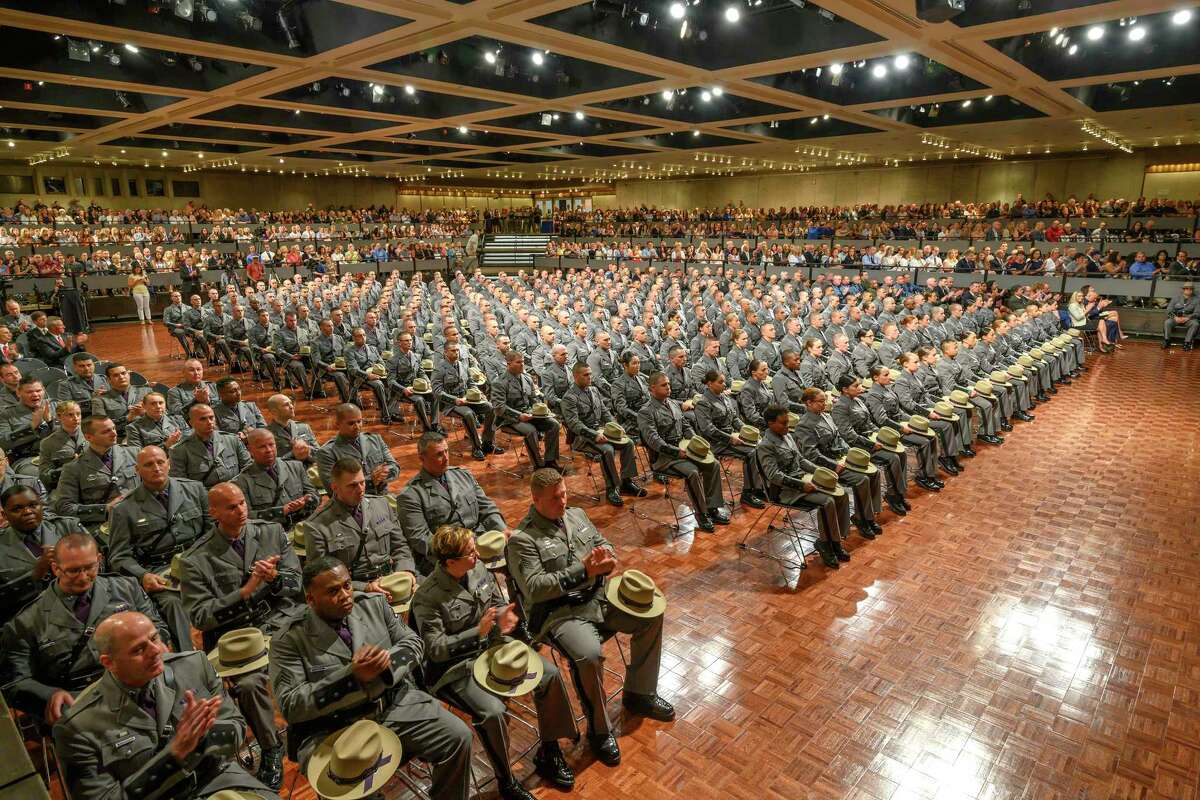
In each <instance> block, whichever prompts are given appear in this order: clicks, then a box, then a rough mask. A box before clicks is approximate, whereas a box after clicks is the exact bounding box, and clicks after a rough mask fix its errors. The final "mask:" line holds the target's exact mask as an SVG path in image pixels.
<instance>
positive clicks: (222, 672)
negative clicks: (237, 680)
mask: <svg viewBox="0 0 1200 800" xmlns="http://www.w3.org/2000/svg"><path fill="white" fill-rule="evenodd" d="M220 654H221V649H220V647H214V648H213V649H212V652H210V653H208V654H207V656H208V663H209V664H212V668H213V669H214V670H216V672H217V677H218V678H232V677H233V676H235V675H245V674H246V673H247V672H254V670H256V669H262V668H263V667H265V666H266V665H267V664H268V662H270V660H271V640H270V639H263V654H262V655H261V656H259V657H258V658H256V659H254V660H253V661H251V662H249V663H247V664H238V665H237V666H231V667H223V666H221V655H220Z"/></svg>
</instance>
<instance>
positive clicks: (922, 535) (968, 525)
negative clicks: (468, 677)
mask: <svg viewBox="0 0 1200 800" xmlns="http://www.w3.org/2000/svg"><path fill="white" fill-rule="evenodd" d="M93 341H94V347H93V350H94V352H97V353H99V354H101V355H102V356H103V357H106V358H114V359H122V360H123V361H124V363H126V364H127V365H128V366H129V367H131V368H132V369H136V370H138V371H140V372H143V373H144V374H146V375H147V376H148V377H149V378H150V379H151V380H162V381H164V382H166V383H168V384H171V385H174V384H175V383H177V382H178V381H179V380H180V377H179V373H180V371H181V366H180V362H179V361H178V360H174V361H173V360H170V359H169V355H170V353H171V342H170V340H169V338H168V337H167V336H166V335H165V333H164V331H163V330H162V328H161V326H159V325H155V326H154V327H153V329H149V328H141V327H138V326H134V325H114V326H109V327H103V328H101V329H100V330H99V331H97V333H96V335H95V336H94V340H93ZM1198 388H1200V355H1198V354H1185V353H1182V352H1180V351H1179V350H1172V351H1170V352H1169V353H1164V352H1163V351H1161V350H1160V349H1159V348H1158V347H1157V346H1156V345H1150V344H1130V345H1128V346H1127V347H1126V349H1125V350H1124V351H1122V352H1121V353H1119V354H1117V355H1115V356H1100V357H1093V359H1092V369H1091V371H1090V372H1088V373H1086V374H1085V375H1084V376H1083V378H1082V379H1080V380H1078V381H1076V382H1075V384H1074V385H1072V386H1067V387H1063V388H1062V389H1061V390H1060V392H1059V394H1058V396H1057V397H1055V398H1054V399H1053V401H1052V402H1050V403H1048V404H1043V405H1042V406H1041V407H1039V408H1038V409H1037V411H1036V412H1035V413H1036V414H1037V421H1036V422H1035V423H1033V424H1031V425H1025V424H1021V423H1018V425H1017V429H1016V431H1014V432H1013V433H1011V434H1008V441H1007V443H1006V444H1004V445H1003V446H1002V447H1000V448H998V449H997V448H994V447H989V446H987V445H980V446H979V447H978V449H979V451H980V455H979V457H978V458H976V459H974V460H972V461H969V462H967V463H968V469H967V470H966V472H965V473H964V474H963V475H962V476H960V477H957V478H948V479H947V482H948V484H949V486H948V488H947V489H946V490H944V491H943V492H941V493H940V494H937V495H930V494H926V493H925V492H923V491H922V490H920V489H915V488H914V490H913V491H912V492H911V495H910V499H911V502H912V503H913V505H914V507H915V508H914V510H913V512H911V513H910V514H909V516H908V517H907V518H905V519H903V520H897V519H895V518H894V517H892V516H891V515H890V514H885V515H884V516H883V517H882V520H883V521H884V523H885V528H886V533H885V535H884V536H883V537H882V538H880V539H878V540H876V541H874V542H865V541H863V540H861V539H859V538H858V537H857V536H855V537H852V538H851V540H850V542H849V543H848V546H849V547H850V549H851V551H852V553H853V561H852V562H851V563H850V564H848V565H844V566H843V567H842V569H841V570H839V571H836V572H835V571H829V570H826V569H824V568H823V567H821V566H820V564H819V563H818V562H816V561H815V559H812V560H810V566H809V568H808V569H807V570H806V571H805V572H804V573H803V574H802V575H800V576H799V582H798V585H797V586H796V589H795V591H792V590H791V589H790V588H788V587H787V586H785V585H784V583H783V580H782V578H781V576H780V574H779V571H778V570H777V569H776V567H775V565H774V564H772V563H770V562H767V561H764V560H762V559H759V558H757V557H754V556H751V555H748V554H742V553H740V552H739V551H738V550H737V549H736V547H735V543H736V541H737V540H738V539H739V538H741V535H742V533H743V532H744V530H745V527H746V526H747V525H750V524H752V523H753V521H754V518H755V515H754V514H747V513H745V512H738V513H737V514H735V517H734V524H733V525H732V526H730V527H727V528H718V530H717V534H716V535H706V534H703V533H701V534H700V535H698V536H697V535H693V534H692V533H690V532H687V533H685V535H682V536H679V537H675V538H673V539H671V538H668V536H667V535H666V531H665V529H663V528H647V529H646V530H645V532H643V530H642V529H641V528H639V526H638V525H637V524H635V520H634V518H633V517H632V516H631V515H630V514H629V512H628V511H622V510H619V509H613V508H610V507H607V506H598V505H594V504H591V503H590V501H584V502H583V504H584V505H586V506H591V507H590V508H589V509H588V510H589V513H590V514H591V516H592V519H594V520H595V521H596V522H597V524H598V525H599V526H600V527H601V529H602V530H603V531H604V532H605V533H606V535H607V536H608V538H609V539H610V540H612V541H613V542H614V544H615V545H616V547H617V550H618V553H619V555H620V559H621V561H622V565H623V566H625V567H629V566H635V567H638V568H640V569H642V570H644V571H646V572H648V573H649V574H651V575H652V576H654V578H655V579H656V580H657V581H658V582H659V583H660V585H662V586H663V587H664V588H665V590H666V594H667V597H668V598H669V603H670V605H669V607H668V610H667V623H666V637H665V645H664V659H663V674H662V679H661V693H662V694H663V695H664V696H665V697H667V698H668V699H669V700H671V701H672V702H673V703H674V704H675V707H676V709H677V711H678V715H679V718H678V720H677V721H676V722H675V723H674V724H672V725H662V724H658V723H654V722H648V721H644V720H640V719H624V720H623V721H622V728H623V732H622V735H621V737H620V744H621V748H622V751H623V755H624V760H623V763H622V764H621V766H620V767H618V768H616V769H609V768H607V767H604V766H602V765H600V764H598V763H596V762H594V761H593V760H592V759H591V757H590V755H589V754H588V752H587V750H586V747H585V746H580V747H578V748H576V749H574V750H571V751H568V755H569V758H570V759H571V761H572V763H573V764H574V765H575V767H576V769H577V771H578V773H579V776H578V784H577V787H576V789H575V792H574V794H575V795H576V796H578V797H580V798H614V797H630V798H633V797H637V798H649V797H653V798H667V797H684V798H687V800H707V799H708V798H746V799H747V800H751V799H752V798H753V800H764V799H766V798H779V799H780V800H795V799H796V798H810V797H811V798H857V799H860V800H870V799H872V798H873V799H875V800H889V799H895V800H899V798H938V800H945V799H948V798H989V799H990V798H1018V797H1029V798H1051V797H1055V798H1070V799H1071V800H1096V799H1097V798H1110V797H1111V798H1172V799H1173V800H1186V798H1192V797H1194V796H1195V795H1196V792H1197V782H1198V778H1200V592H1198V591H1197V585H1198V583H1200V524H1198V520H1197V516H1198V513H1200V454H1198V452H1197V443H1198V442H1200V436H1198V434H1197V431H1198V430H1200V403H1198V402H1197V389H1198ZM247 394H248V395H251V396H252V399H257V400H262V399H264V396H258V395H255V394H254V393H253V392H249V391H248V392H247ZM310 405H311V404H309V403H304V402H301V403H299V406H300V415H301V417H302V418H303V419H304V420H305V421H307V422H309V423H311V424H312V425H313V427H314V429H315V430H317V431H318V435H321V436H327V435H329V432H330V431H331V430H332V427H333V423H332V420H331V418H330V417H329V416H328V415H325V414H320V413H318V412H316V411H314V410H312V409H311V408H310ZM375 418H376V416H375V412H374V411H368V419H375ZM374 429H375V430H378V428H374ZM391 441H393V442H395V443H396V445H397V446H396V447H395V448H394V450H395V453H396V456H397V459H398V460H399V462H400V464H401V467H402V469H403V471H404V474H403V477H402V480H401V481H398V482H397V484H395V485H394V487H393V488H396V487H398V486H399V485H401V483H402V482H403V480H407V478H408V477H409V476H410V475H411V474H412V473H413V472H415V470H416V469H417V465H416V457H415V453H414V447H413V445H412V444H410V443H399V440H397V439H395V438H392V439H391ZM498 459H499V461H500V462H503V463H505V464H506V465H510V466H511V464H512V463H513V455H512V453H511V451H510V453H508V454H505V455H503V456H500V457H498ZM467 464H468V465H470V466H471V468H472V469H474V471H475V472H476V474H477V475H478V476H479V478H480V481H481V482H482V484H483V486H484V488H485V489H486V490H487V492H488V493H489V494H490V495H491V496H492V497H493V498H494V499H495V500H496V501H497V502H498V503H499V504H500V505H501V508H502V509H503V511H504V513H505V515H506V517H507V519H508V520H509V522H510V524H511V523H515V522H517V521H518V520H519V518H520V517H521V516H522V515H523V514H524V512H525V510H526V508H527V490H526V488H525V487H526V484H525V483H524V482H523V481H517V480H514V479H512V478H510V477H508V476H506V475H503V474H502V473H499V472H497V471H495V470H492V469H489V468H487V467H485V466H483V465H478V464H475V462H471V461H467ZM569 480H570V484H571V486H572V487H573V488H579V489H580V490H581V491H589V490H590V489H589V485H588V483H587V478H586V477H585V476H582V475H580V476H576V477H572V478H570V479H569ZM660 495H661V489H659V488H657V487H655V488H653V490H652V496H651V497H650V498H648V499H647V500H644V501H639V502H641V503H642V504H644V505H643V507H645V508H646V509H647V510H648V511H651V513H655V514H657V515H659V516H662V515H663V514H664V513H665V514H667V515H668V516H669V511H668V510H667V509H666V506H665V504H664V503H663V501H662V500H659V499H656V498H657V497H658V496H660ZM576 500H578V498H576ZM755 535H757V533H756V534H755ZM617 713H619V711H618V712H617ZM293 769H294V768H293ZM522 774H526V770H523V771H522ZM290 777H291V771H290V770H289V776H288V778H289V780H290ZM286 785H287V784H286V783H285V786H286ZM527 785H530V786H536V785H537V782H536V779H531V780H530V781H528V782H527ZM536 793H537V794H538V795H539V796H540V797H551V796H554V795H555V794H556V792H554V791H553V790H550V789H544V788H538V789H536ZM309 796H311V795H310V794H309V793H308V792H307V791H304V790H301V791H299V792H297V797H309Z"/></svg>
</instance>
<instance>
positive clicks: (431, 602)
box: [412, 525, 579, 800]
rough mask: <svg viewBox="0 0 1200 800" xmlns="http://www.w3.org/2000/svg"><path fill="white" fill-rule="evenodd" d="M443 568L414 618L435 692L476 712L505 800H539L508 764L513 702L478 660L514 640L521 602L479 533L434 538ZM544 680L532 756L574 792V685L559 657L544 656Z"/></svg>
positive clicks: (448, 530) (416, 600) (537, 697)
mask: <svg viewBox="0 0 1200 800" xmlns="http://www.w3.org/2000/svg"><path fill="white" fill-rule="evenodd" d="M432 555H433V557H434V559H435V560H436V563H437V566H436V567H435V568H434V570H433V572H432V574H430V576H429V577H428V578H426V579H425V580H424V581H422V582H421V585H420V586H418V587H417V591H416V594H415V596H414V597H413V604H412V616H413V620H414V621H415V627H416V629H417V631H418V632H419V633H420V635H421V638H422V640H423V641H424V643H425V654H426V657H427V663H426V669H425V681H426V685H428V686H429V687H430V692H431V693H432V694H433V695H434V696H436V697H441V698H443V699H445V700H446V701H447V702H448V703H450V704H451V705H452V706H455V707H456V708H459V709H462V710H463V711H466V712H467V713H468V714H470V715H471V718H472V720H473V726H474V728H475V731H476V733H477V734H478V735H479V741H480V742H481V743H482V744H483V749H484V751H485V752H486V753H487V755H488V761H489V762H490V763H491V765H492V771H493V773H494V774H495V775H496V776H497V785H498V787H499V791H500V797H501V798H503V799H504V800H532V797H533V795H531V794H529V792H527V791H525V788H524V787H523V786H521V784H520V783H519V782H518V781H517V779H516V777H515V776H514V775H513V773H512V768H511V767H510V766H509V763H508V760H509V757H508V752H509V746H508V745H509V737H508V720H507V718H506V707H505V704H504V700H503V698H501V697H497V696H496V695H494V694H492V693H491V692H489V691H488V690H487V689H484V688H483V687H482V686H480V684H479V683H478V682H477V681H476V680H475V676H474V675H473V674H472V666H473V664H474V661H475V659H476V658H477V657H478V656H479V655H480V654H482V653H484V652H486V651H487V650H488V649H490V648H492V647H496V646H499V645H500V644H502V643H503V642H505V641H509V640H510V639H509V637H508V636H507V634H509V633H511V632H512V631H513V630H514V629H515V628H516V627H517V624H518V617H517V613H516V610H515V604H513V603H509V602H508V601H507V600H505V598H504V595H503V594H502V593H501V591H500V587H499V585H498V584H497V583H496V579H495V578H494V577H493V575H492V574H491V572H489V570H488V567H487V566H485V565H484V563H483V562H482V561H480V560H479V558H478V557H477V556H476V553H475V534H474V531H471V530H469V529H467V528H463V527H459V526H454V525H444V526H442V527H440V528H438V531H437V533H436V534H435V535H434V538H433V541H432ZM538 658H539V659H541V665H542V677H541V679H540V680H539V681H538V683H537V686H536V687H534V689H533V701H534V705H535V706H536V707H537V719H538V733H539V736H540V739H541V744H540V746H539V748H538V751H537V753H536V754H535V755H534V757H533V763H534V766H535V768H536V770H537V772H538V774H539V775H541V776H542V777H544V778H545V779H546V780H547V781H549V782H550V783H551V784H552V785H554V786H555V788H557V789H560V790H563V791H569V790H570V789H571V788H572V787H573V786H574V785H575V774H574V772H572V771H571V768H570V767H569V766H567V763H566V760H565V759H564V758H563V755H562V750H561V749H560V748H559V745H558V740H559V739H575V738H577V737H578V735H579V733H578V730H577V728H576V727H575V717H574V715H573V713H572V712H571V701H570V700H568V699H567V687H566V686H565V685H564V684H563V680H562V676H561V675H560V674H559V671H558V668H557V667H555V666H554V662H553V661H551V660H550V659H548V658H545V657H543V656H538Z"/></svg>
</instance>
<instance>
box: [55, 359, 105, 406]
mask: <svg viewBox="0 0 1200 800" xmlns="http://www.w3.org/2000/svg"><path fill="white" fill-rule="evenodd" d="M67 366H68V368H69V369H70V374H69V375H67V377H66V379H64V380H60V381H59V382H58V383H56V384H55V385H54V399H55V400H74V401H75V402H76V403H79V410H80V411H81V412H83V415H84V416H85V417H86V416H89V415H91V413H92V402H93V401H94V400H95V399H96V398H97V397H98V396H100V395H102V394H104V393H105V392H107V391H108V381H106V380H104V378H102V377H100V376H99V375H97V374H96V361H95V358H94V357H93V356H92V355H91V354H90V353H76V354H74V355H72V356H71V357H70V358H69V359H68V360H67Z"/></svg>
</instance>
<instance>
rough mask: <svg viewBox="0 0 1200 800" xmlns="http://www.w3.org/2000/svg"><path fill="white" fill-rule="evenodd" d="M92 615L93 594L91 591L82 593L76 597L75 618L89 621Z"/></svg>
mask: <svg viewBox="0 0 1200 800" xmlns="http://www.w3.org/2000/svg"><path fill="white" fill-rule="evenodd" d="M91 615H92V596H91V594H90V593H88V594H81V595H79V596H78V597H76V598H75V619H77V620H79V621H80V622H87V621H88V617H90V616H91Z"/></svg>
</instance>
